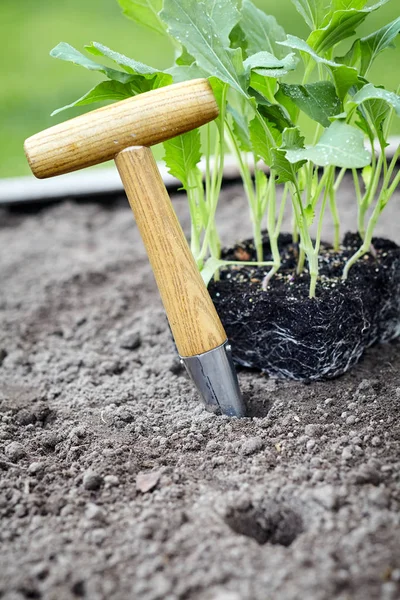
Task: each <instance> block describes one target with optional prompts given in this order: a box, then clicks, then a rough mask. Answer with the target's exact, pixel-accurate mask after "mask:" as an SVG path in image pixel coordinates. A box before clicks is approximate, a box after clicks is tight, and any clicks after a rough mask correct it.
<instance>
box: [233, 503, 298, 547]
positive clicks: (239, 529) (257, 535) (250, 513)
mask: <svg viewBox="0 0 400 600" xmlns="http://www.w3.org/2000/svg"><path fill="white" fill-rule="evenodd" d="M225 522H226V523H227V524H228V525H229V527H230V528H231V529H232V530H233V531H235V532H236V533H240V534H241V535H246V536H247V537H251V538H253V539H255V540H256V542H258V543H259V544H266V543H270V544H280V545H281V546H290V544H291V543H292V542H294V540H295V539H296V538H297V536H298V535H299V534H300V533H301V532H302V531H303V522H302V519H301V517H300V515H299V514H298V513H296V512H295V511H294V510H292V509H291V508H290V507H288V506H285V505H283V504H278V503H275V502H270V503H268V504H267V505H266V506H265V507H263V506H254V505H253V504H252V503H250V504H249V505H248V506H246V507H243V506H239V507H230V508H228V510H227V512H226V514H225Z"/></svg>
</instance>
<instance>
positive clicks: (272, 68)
mask: <svg viewBox="0 0 400 600" xmlns="http://www.w3.org/2000/svg"><path fill="white" fill-rule="evenodd" d="M243 66H244V68H245V70H246V71H247V72H248V73H250V71H252V70H255V72H256V73H258V74H259V75H262V76H263V77H274V78H277V77H283V76H284V75H287V74H288V73H289V71H293V70H294V69H295V68H296V66H297V59H296V57H295V55H294V53H293V52H290V54H287V55H286V56H285V57H284V58H282V59H279V58H276V56H274V55H273V54H271V53H270V52H257V54H253V55H252V56H249V58H247V59H246V60H245V61H244V63H243Z"/></svg>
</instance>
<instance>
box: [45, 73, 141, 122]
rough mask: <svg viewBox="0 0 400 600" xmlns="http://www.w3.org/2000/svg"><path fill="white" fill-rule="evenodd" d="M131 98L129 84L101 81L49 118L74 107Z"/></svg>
mask: <svg viewBox="0 0 400 600" xmlns="http://www.w3.org/2000/svg"><path fill="white" fill-rule="evenodd" d="M131 96H132V90H131V87H130V84H129V83H128V84H126V83H120V82H119V81H102V82H101V83H99V84H98V85H96V86H95V87H94V88H93V89H91V90H90V91H89V92H87V93H86V94H85V95H84V96H82V97H81V98H79V99H78V100H75V102H72V103H71V104H67V105H66V106H63V107H62V108H58V109H57V110H55V111H53V112H52V113H51V116H54V115H57V114H58V113H59V112H62V111H63V110H67V109H68V108H73V107H74V106H85V105H87V104H94V103H95V102H104V101H105V100H114V101H118V100H124V99H125V98H129V97H131Z"/></svg>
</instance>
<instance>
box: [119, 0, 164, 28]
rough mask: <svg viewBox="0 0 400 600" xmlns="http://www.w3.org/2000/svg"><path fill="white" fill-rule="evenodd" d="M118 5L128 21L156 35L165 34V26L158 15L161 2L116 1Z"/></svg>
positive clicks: (156, 0) (148, 0)
mask: <svg viewBox="0 0 400 600" xmlns="http://www.w3.org/2000/svg"><path fill="white" fill-rule="evenodd" d="M118 3H119V5H120V7H121V8H122V12H123V14H124V15H125V16H126V17H128V19H131V20H132V21H134V22H135V23H138V24H139V25H142V26H144V27H147V28H148V29H152V30H153V31H157V33H161V34H163V33H165V25H164V23H163V22H162V21H161V19H160V17H159V15H158V13H159V12H160V10H161V9H162V4H163V0H118Z"/></svg>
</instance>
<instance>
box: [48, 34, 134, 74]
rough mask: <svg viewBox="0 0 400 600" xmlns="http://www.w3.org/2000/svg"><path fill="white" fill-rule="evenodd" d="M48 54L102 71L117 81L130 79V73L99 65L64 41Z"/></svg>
mask: <svg viewBox="0 0 400 600" xmlns="http://www.w3.org/2000/svg"><path fill="white" fill-rule="evenodd" d="M50 56H52V57H53V58H59V59H61V60H65V61H67V62H71V63H73V64H74V65H80V66H81V67H85V69H88V70H89V71H99V72H100V73H104V75H106V76H107V77H108V78H109V79H112V80H114V81H119V82H120V83H126V82H128V81H130V79H131V75H129V74H128V73H123V72H122V71H117V70H115V69H110V68H109V67H105V66H104V65H99V64H98V63H97V62H95V61H94V60H91V59H90V58H88V57H87V56H85V55H84V54H82V53H81V52H79V51H78V50H76V49H75V48H74V47H73V46H70V45H69V44H67V43H65V42H60V43H59V44H58V45H57V46H56V47H55V48H53V50H51V52H50Z"/></svg>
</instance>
